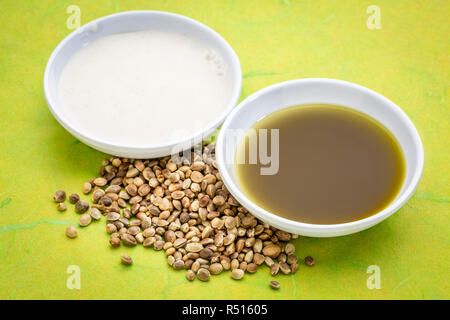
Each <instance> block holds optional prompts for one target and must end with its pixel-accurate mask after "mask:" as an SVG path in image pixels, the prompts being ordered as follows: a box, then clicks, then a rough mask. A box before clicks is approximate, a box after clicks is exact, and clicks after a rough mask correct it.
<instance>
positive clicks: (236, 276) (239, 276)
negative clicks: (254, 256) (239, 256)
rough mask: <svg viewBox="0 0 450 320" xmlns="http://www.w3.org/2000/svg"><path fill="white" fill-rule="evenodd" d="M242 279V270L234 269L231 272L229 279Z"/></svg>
mask: <svg viewBox="0 0 450 320" xmlns="http://www.w3.org/2000/svg"><path fill="white" fill-rule="evenodd" d="M243 277H244V270H242V269H234V270H232V271H231V278H233V279H234V280H240V279H242V278H243Z"/></svg>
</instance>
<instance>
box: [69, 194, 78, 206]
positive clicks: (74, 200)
mask: <svg viewBox="0 0 450 320" xmlns="http://www.w3.org/2000/svg"><path fill="white" fill-rule="evenodd" d="M79 200H80V196H79V195H78V194H76V193H72V194H71V195H70V196H69V202H70V203H72V204H75V203H77V202H78V201H79Z"/></svg>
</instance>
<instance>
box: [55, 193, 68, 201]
mask: <svg viewBox="0 0 450 320" xmlns="http://www.w3.org/2000/svg"><path fill="white" fill-rule="evenodd" d="M53 199H54V200H55V201H56V202H64V201H65V200H66V192H65V191H63V190H58V191H56V192H55V194H54V195H53Z"/></svg>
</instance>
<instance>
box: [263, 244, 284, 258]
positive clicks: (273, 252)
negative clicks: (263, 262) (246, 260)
mask: <svg viewBox="0 0 450 320" xmlns="http://www.w3.org/2000/svg"><path fill="white" fill-rule="evenodd" d="M262 252H263V254H264V255H265V256H268V257H271V258H277V257H278V255H279V254H280V252H281V248H280V247H279V246H277V245H275V244H269V245H268V246H266V247H264V248H263V249H262Z"/></svg>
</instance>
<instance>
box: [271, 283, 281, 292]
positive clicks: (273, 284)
mask: <svg viewBox="0 0 450 320" xmlns="http://www.w3.org/2000/svg"><path fill="white" fill-rule="evenodd" d="M270 287H271V288H272V289H275V290H278V289H280V283H279V282H277V281H270Z"/></svg>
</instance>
